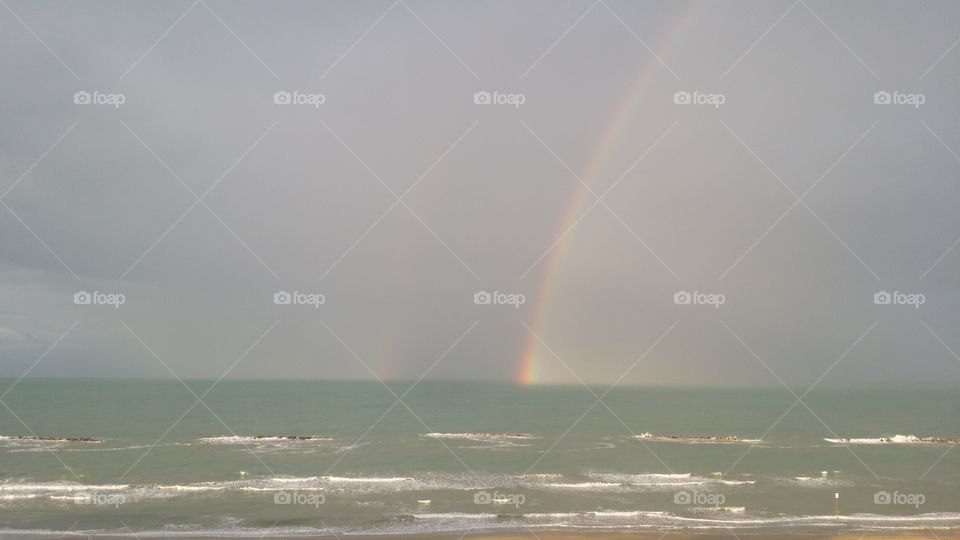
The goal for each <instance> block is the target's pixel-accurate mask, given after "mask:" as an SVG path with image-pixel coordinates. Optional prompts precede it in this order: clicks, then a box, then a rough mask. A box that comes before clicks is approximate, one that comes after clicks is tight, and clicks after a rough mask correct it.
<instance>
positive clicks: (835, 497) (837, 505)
mask: <svg viewBox="0 0 960 540" xmlns="http://www.w3.org/2000/svg"><path fill="white" fill-rule="evenodd" d="M833 502H834V515H835V516H836V517H837V519H840V494H839V493H834V494H833Z"/></svg>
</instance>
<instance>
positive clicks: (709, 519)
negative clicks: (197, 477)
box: [0, 507, 960, 538]
mask: <svg viewBox="0 0 960 540" xmlns="http://www.w3.org/2000/svg"><path fill="white" fill-rule="evenodd" d="M958 526H960V513H927V514H915V515H904V516H900V515H878V514H852V515H839V516H834V515H832V514H830V515H808V516H801V515H780V514H778V515H753V514H750V513H748V512H746V511H741V508H740V507H719V508H709V509H703V510H702V512H697V513H695V514H694V515H679V514H673V513H670V512H660V511H639V510H628V511H619V510H600V511H584V512H549V513H526V514H496V513H471V512H445V513H416V514H408V515H396V516H392V517H391V518H390V519H388V520H385V521H382V522H377V523H367V524H358V525H339V526H331V527H328V526H326V524H322V523H317V524H316V526H304V525H298V526H272V527H250V526H244V525H243V522H242V521H239V520H234V522H231V523H229V524H224V525H221V526H219V527H204V526H201V525H193V524H178V525H170V526H167V527H164V528H161V529H152V530H151V529H145V530H136V531H131V530H130V529H127V528H120V527H117V528H111V529H87V530H77V529H71V530H70V531H58V530H51V529H12V528H0V537H11V538H15V537H23V536H31V537H33V536H37V537H49V538H52V537H63V536H66V535H68V534H71V533H72V534H82V535H89V536H98V535H102V536H123V537H129V536H130V534H131V532H133V534H134V535H136V536H137V537H140V538H160V537H163V538H187V537H204V538H211V537H220V538H263V537H277V538H280V537H298V538H305V537H321V536H330V535H331V534H334V535H338V536H339V535H345V536H363V535H368V536H369V535H383V534H425V533H444V532H447V533H449V532H462V531H472V532H482V531H493V530H500V531H517V532H523V531H528V530H530V529H538V530H557V531H564V530H582V531H649V530H655V531H679V530H687V531H692V530H696V531H704V532H707V531H715V532H720V533H723V534H725V535H726V534H729V533H730V532H733V531H736V532H739V531H748V532H749V531H753V532H763V531H769V532H771V533H773V534H791V533H793V534H796V533H797V532H798V531H823V530H825V529H826V530H851V531H856V532H857V533H862V532H863V531H864V529H872V530H884V531H909V530H918V529H924V530H927V531H933V530H953V529H955V528H956V527H958Z"/></svg>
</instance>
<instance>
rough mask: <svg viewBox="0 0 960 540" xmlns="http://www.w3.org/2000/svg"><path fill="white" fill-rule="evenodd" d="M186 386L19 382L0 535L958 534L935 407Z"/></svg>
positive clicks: (457, 385) (7, 446) (949, 463)
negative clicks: (924, 531) (920, 530)
mask: <svg viewBox="0 0 960 540" xmlns="http://www.w3.org/2000/svg"><path fill="white" fill-rule="evenodd" d="M0 382H2V383H3V385H2V388H4V389H6V388H7V387H9V386H10V385H11V384H13V382H14V381H13V380H9V379H8V380H3V381H0ZM187 384H188V386H189V387H190V390H192V392H193V393H195V394H196V395H197V396H202V401H201V402H198V401H197V399H196V397H195V396H194V395H193V394H191V391H190V390H188V389H187V388H185V387H184V386H183V385H181V384H180V383H179V382H175V381H173V382H170V381H121V380H65V379H25V380H22V381H20V382H19V383H18V384H17V385H16V386H15V387H14V388H13V390H11V391H10V392H9V393H8V394H7V395H6V396H5V397H4V398H3V402H4V403H5V404H6V405H7V406H8V407H9V409H7V408H0V535H3V536H8V537H17V536H23V535H50V536H52V535H57V536H59V535H61V534H63V532H65V531H73V532H81V533H86V534H130V533H136V534H137V535H141V536H160V535H170V536H197V535H218V536H219V535H222V536H261V535H319V534H330V533H336V534H338V535H339V534H390V533H427V532H465V531H468V530H469V531H474V532H479V531H486V530H524V529H533V530H551V529H557V530H571V529H574V530H618V531H628V530H638V531H646V530H650V531H670V530H686V531H709V530H716V531H727V530H733V531H743V532H791V533H801V532H808V531H816V532H830V531H834V530H836V531H863V530H875V531H892V530H906V529H916V528H923V529H931V530H934V531H936V530H943V529H950V528H958V527H960V449H956V448H954V447H955V446H956V442H957V441H956V439H957V438H960V392H958V391H957V388H952V387H950V388H948V387H943V388H937V389H930V388H926V389H920V388H917V389H884V390H876V389H872V390H871V389H860V390H849V389H848V390H840V389H817V390H814V391H813V392H811V393H810V394H809V395H807V396H806V397H805V398H804V400H803V403H801V404H796V405H794V403H795V399H794V397H793V396H792V395H791V394H790V393H789V392H787V391H786V390H784V389H777V390H774V389H742V390H737V389H724V390H717V389H692V388H691V389H666V388H662V389H661V388H616V389H614V390H612V391H610V392H609V394H607V395H606V396H605V397H604V399H603V401H602V402H601V403H597V402H596V398H595V397H594V396H593V395H592V394H591V393H590V392H589V391H588V390H587V389H586V388H583V387H518V386H511V385H506V384H494V383H467V382H431V381H424V382H422V383H420V384H419V385H417V386H416V387H415V388H413V389H412V390H411V391H410V392H409V393H407V394H406V395H405V396H404V397H403V400H402V402H401V403H397V402H396V398H395V396H394V395H393V394H392V393H391V392H390V391H389V390H388V389H387V388H385V387H384V386H382V385H381V384H379V383H376V382H311V381H290V382H272V381H271V382H266V381H257V382H252V381H223V382H221V383H219V384H218V385H216V386H214V387H213V388H212V389H210V390H209V391H208V388H209V387H210V386H211V385H212V384H213V383H212V381H190V382H188V383H187ZM409 386H410V383H401V382H397V383H390V389H391V390H392V391H393V392H395V393H396V394H397V395H403V394H404V392H405V391H406V390H407V389H408V387H409ZM603 390H604V389H594V391H595V392H596V393H597V394H600V393H602V392H603ZM808 407H809V409H808ZM787 411H789V412H787ZM33 435H37V436H44V437H58V438H65V437H77V438H79V437H89V438H93V439H97V440H98V441H72V440H36V439H32V438H17V437H18V436H31V437H32V436H33ZM257 435H273V436H291V435H296V436H303V437H307V436H309V437H312V438H307V439H300V440H290V439H285V438H273V439H271V438H255V436H257ZM658 435H672V436H675V437H677V438H673V439H668V438H666V437H659V436H658ZM898 435H899V436H900V437H897V436H898ZM728 436H735V437H737V440H732V439H730V438H728ZM704 437H721V438H720V439H710V438H704ZM924 437H936V438H940V439H942V440H927V441H925V440H924V439H923V438H924ZM949 439H954V440H953V441H951V440H949ZM835 494H839V499H836V498H835Z"/></svg>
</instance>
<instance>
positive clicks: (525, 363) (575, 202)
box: [517, 2, 700, 385]
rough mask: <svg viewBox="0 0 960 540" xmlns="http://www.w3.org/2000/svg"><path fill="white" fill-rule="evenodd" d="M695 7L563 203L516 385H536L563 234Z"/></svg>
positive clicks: (623, 102) (624, 102)
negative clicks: (564, 205) (555, 241)
mask: <svg viewBox="0 0 960 540" xmlns="http://www.w3.org/2000/svg"><path fill="white" fill-rule="evenodd" d="M699 5H700V3H699V2H691V3H690V4H689V5H688V6H687V7H686V9H685V10H684V11H683V13H682V14H681V15H680V16H679V17H677V21H676V22H675V23H674V24H673V25H672V26H671V27H670V30H669V31H668V32H667V33H666V35H665V36H664V38H663V39H662V40H661V41H660V45H659V46H658V47H657V48H656V51H657V52H656V55H651V58H650V60H649V61H648V62H647V63H646V64H645V65H644V66H643V69H642V70H640V73H639V74H638V75H637V77H636V78H635V79H634V80H633V83H632V84H631V85H630V88H629V89H628V90H627V92H625V93H624V95H623V97H622V98H621V99H620V102H619V103H618V105H617V107H616V108H615V109H614V111H615V112H614V114H613V115H612V116H611V117H610V121H609V122H608V123H607V127H606V128H605V129H604V130H603V135H602V136H601V137H600V141H599V142H598V143H597V145H596V146H595V147H594V150H593V153H592V154H591V158H590V161H589V162H588V163H587V167H586V168H585V169H584V173H583V174H582V175H581V176H580V177H581V178H582V179H583V183H582V184H580V185H579V186H578V187H577V188H576V189H575V190H574V193H573V196H572V197H571V198H570V202H569V203H568V204H567V208H566V211H565V212H564V214H563V219H561V220H560V228H559V230H558V232H557V234H556V235H555V238H561V240H560V241H559V242H558V243H557V245H555V246H554V247H553V249H552V251H551V253H550V255H549V256H548V258H547V261H546V263H545V264H544V270H543V272H542V274H541V275H542V277H541V278H540V290H539V291H538V294H537V296H536V298H537V304H535V305H534V309H533V324H532V325H530V329H529V330H528V334H529V335H528V336H527V340H526V343H525V344H524V348H523V353H522V356H521V358H520V370H519V372H518V374H517V382H518V383H520V384H523V385H529V384H535V383H536V382H538V380H537V378H538V375H539V369H538V368H539V362H538V361H537V360H538V353H539V351H540V348H541V344H540V337H539V334H540V332H541V329H542V328H543V324H544V318H545V316H546V314H547V311H548V310H547V306H548V304H549V301H550V296H551V292H552V291H553V286H554V283H555V281H556V277H557V273H558V272H557V271H558V270H559V267H560V266H561V263H562V262H563V255H564V254H565V253H566V251H567V247H568V246H567V243H568V242H567V241H568V238H567V237H566V234H567V233H568V232H569V230H570V228H571V227H572V226H573V223H574V222H575V221H576V220H577V218H578V215H579V210H580V208H581V206H582V205H583V199H584V197H585V196H586V194H587V192H588V191H589V187H590V186H591V185H592V184H594V183H595V182H596V179H597V177H598V176H599V173H600V170H601V169H602V167H603V165H604V164H605V163H606V161H607V157H608V156H609V155H610V152H611V151H612V149H613V146H614V143H615V142H616V140H617V139H618V137H619V136H620V134H621V132H622V131H623V127H624V125H625V124H626V121H627V119H629V118H630V116H631V113H632V112H633V109H634V108H636V106H637V103H638V102H639V101H640V98H641V97H642V95H643V91H644V89H645V88H646V86H647V83H648V82H650V79H651V75H652V74H653V73H654V72H655V71H656V70H657V68H658V66H659V65H660V58H662V57H663V56H664V55H665V53H666V51H667V49H669V47H670V46H671V45H672V44H673V43H674V42H675V41H676V39H677V37H678V36H679V34H680V31H681V30H682V29H683V28H684V27H685V26H686V23H687V22H688V21H689V20H690V19H691V17H692V16H693V14H694V13H695V11H696V9H694V8H695V7H697V6H699Z"/></svg>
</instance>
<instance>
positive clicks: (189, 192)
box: [0, 0, 960, 386]
mask: <svg viewBox="0 0 960 540" xmlns="http://www.w3.org/2000/svg"><path fill="white" fill-rule="evenodd" d="M5 1H6V7H4V8H3V9H0V51H3V54H2V56H0V74H2V80H3V85H2V93H3V96H2V99H0V194H2V198H0V201H2V202H3V205H0V298H2V308H0V376H8V377H18V376H20V375H22V374H24V373H28V374H29V375H31V376H60V375H66V376H151V377H152V376H156V377H171V376H172V375H171V373H170V372H169V371H168V370H167V369H166V368H165V366H164V364H166V366H169V368H170V369H171V370H172V371H174V372H175V373H176V374H177V375H178V376H180V377H184V378H188V377H207V378H216V377H219V376H220V375H221V374H223V373H224V372H226V371H228V370H229V373H228V376H230V377H245V378H247V377H252V378H259V377H283V378H367V379H372V378H373V377H374V374H372V373H371V371H372V372H374V373H375V374H376V376H378V377H382V378H386V379H415V378H417V377H419V376H421V375H422V374H424V372H425V371H427V374H426V377H428V378H458V379H464V378H465V379H491V380H516V379H517V377H518V374H519V373H520V371H521V363H522V361H523V357H524V355H525V351H526V350H528V349H529V348H530V344H531V343H534V344H535V345H536V346H535V347H533V349H534V350H535V352H536V356H537V357H538V360H537V369H536V377H535V380H536V381H537V382H558V383H576V382H577V380H578V378H582V379H583V380H586V381H587V382H591V383H606V384H609V383H611V382H614V381H616V380H618V379H620V378H621V376H622V377H623V378H622V379H620V381H621V384H691V385H706V384H724V385H735V384H766V385H776V384H779V383H778V380H777V379H778V378H780V379H782V380H783V381H786V382H787V383H788V384H791V385H800V386H806V385H810V384H812V383H814V382H815V381H817V380H818V379H820V378H821V376H822V379H821V382H820V383H821V384H825V385H826V384H847V385H849V384H861V383H871V384H872V383H897V384H909V383H930V382H947V383H953V384H955V383H956V382H957V381H958V380H960V358H957V357H956V355H955V354H953V353H952V352H951V349H952V350H953V351H960V338H958V336H957V334H956V328H958V327H960V310H958V309H957V306H958V305H960V290H958V286H957V285H958V281H957V277H956V276H957V273H958V271H960V246H956V242H957V239H958V237H960V213H958V212H957V211H956V208H957V204H958V201H960V182H958V179H960V158H958V156H957V153H958V152H960V129H958V123H957V120H956V119H957V118H960V100H958V98H957V96H958V95H960V46H957V40H958V38H960V31H958V28H960V4H957V3H955V2H923V3H915V2H843V3H836V2H824V1H820V0H809V1H805V2H798V3H793V2H768V1H762V2H761V1H757V2H740V1H737V2H710V3H702V4H701V3H693V4H690V3H683V2H676V3H668V2H639V3H638V2H625V1H622V0H604V1H603V2H601V3H598V4H592V3H591V2H589V1H587V2H584V1H577V2H557V1H549V2H547V1H533V2H522V3H519V2H470V3H453V2H437V1H429V2H424V1H420V0H404V1H403V2H397V3H392V2H391V1H389V0H388V1H377V2H340V1H334V2H279V3H277V2H271V3H266V2H224V1H220V0H205V1H204V2H198V3H191V2H189V1H188V2H163V3H157V2H87V1H80V2H33V1H19V0H5ZM81 91H85V92H90V93H91V94H92V97H91V99H92V100H94V101H95V100H97V99H98V98H99V99H102V100H107V101H110V100H111V99H112V98H110V97H103V95H104V94H106V95H122V100H123V103H122V104H121V105H119V106H113V105H110V104H97V103H91V104H83V103H80V104H78V103H75V102H74V101H75V99H74V94H75V93H76V92H81ZM281 91H287V92H291V93H293V92H297V94H294V95H295V96H296V95H300V94H307V95H322V96H323V98H322V99H323V103H322V104H319V105H318V106H311V105H309V104H276V103H274V94H275V93H276V92H281ZM481 91H488V92H491V93H494V92H496V94H494V95H495V96H500V97H501V98H502V99H504V100H507V101H516V100H517V99H518V98H515V97H514V98H510V97H504V96H503V95H507V96H509V95H517V94H520V95H522V99H521V100H522V104H520V105H519V106H513V105H511V104H496V103H494V104H476V103H475V102H474V98H475V95H474V94H475V93H477V92H481ZM684 91H685V92H690V93H691V96H692V100H693V101H696V100H698V99H699V100H701V101H707V102H716V101H718V100H720V101H722V104H720V105H719V106H713V105H711V104H709V103H701V104H697V103H691V104H684V103H675V97H676V96H675V94H676V93H677V92H684ZM882 91H886V92H889V93H890V95H891V100H892V101H894V103H890V104H884V103H879V104H878V103H875V99H879V100H880V101H883V99H884V97H883V96H882V95H881V96H879V97H878V96H875V93H877V92H882ZM78 99H80V100H81V101H82V100H83V98H82V97H80V98H78ZM304 99H308V100H309V99H310V98H304ZM676 99H679V100H680V101H681V102H682V100H683V97H682V95H681V96H679V97H676ZM898 100H899V101H901V102H902V103H896V101H898ZM917 101H922V103H921V104H919V106H917V105H916V102H917ZM624 104H626V106H624ZM610 133H612V134H613V135H612V136H608V134H610ZM594 165H597V166H594ZM583 184H586V185H587V186H589V189H587V188H585V187H584V185H583ZM808 189H809V191H807V190H808ZM607 190H609V191H607ZM605 192H606V194H605V195H604V196H603V200H602V202H600V203H597V204H594V203H595V200H596V196H599V195H601V194H604V193H605ZM200 196H202V197H203V198H202V201H201V202H197V197H200ZM401 196H402V199H401V200H400V201H399V202H398V199H397V197H401ZM798 197H802V199H801V200H800V201H799V202H798ZM576 201H579V204H575V205H574V206H573V208H574V212H573V214H572V215H570V216H568V215H567V214H568V207H570V206H571V204H573V203H575V202H576ZM551 246H553V247H551ZM561 251H562V254H560V255H558V253H559V252H561ZM78 291H89V292H93V291H98V292H100V293H121V294H123V295H124V299H125V301H124V303H123V305H122V306H120V307H119V308H114V307H113V306H110V305H77V304H75V303H74V294H75V293H77V292H78ZM277 291H290V292H292V291H299V292H301V293H308V294H322V295H324V298H325V302H324V303H323V304H322V305H319V307H314V306H312V305H283V304H279V305H278V304H275V303H274V293H275V292H277ZM478 291H491V292H492V291H499V292H503V293H508V294H522V295H524V297H525V303H523V304H522V305H520V306H519V308H515V307H514V306H511V305H476V304H475V303H474V293H476V292H478ZM680 291H689V292H694V291H698V292H701V293H707V294H720V295H723V296H722V298H723V300H724V301H723V304H722V305H721V306H720V307H719V308H715V307H714V306H712V305H683V304H676V303H675V302H674V294H675V293H677V292H680ZM879 291H888V292H891V293H892V292H894V291H899V292H900V293H903V294H901V295H900V296H895V297H894V298H893V300H892V303H891V304H875V303H874V294H875V293H877V292H879ZM915 294H922V295H923V296H922V297H919V298H921V301H922V302H923V303H922V305H919V306H918V307H917V306H916V305H915V304H914V305H911V304H909V303H907V304H903V303H899V304H898V302H910V301H912V300H911V299H913V300H916V299H917V298H918V297H916V296H910V295H915ZM699 298H700V299H703V298H707V297H705V296H700V297H699ZM694 301H696V300H694ZM141 340H142V342H141ZM452 345H453V347H452V348H451V346H452ZM151 351H152V352H151ZM645 351H647V352H646V354H644V353H645ZM154 354H155V355H156V357H155V356H154ZM438 359H439V361H438ZM38 360H39V361H38ZM364 364H366V367H365V366H364ZM367 367H369V370H368V369H367Z"/></svg>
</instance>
